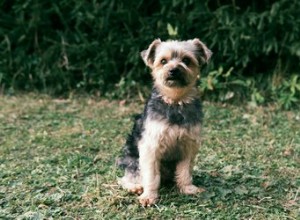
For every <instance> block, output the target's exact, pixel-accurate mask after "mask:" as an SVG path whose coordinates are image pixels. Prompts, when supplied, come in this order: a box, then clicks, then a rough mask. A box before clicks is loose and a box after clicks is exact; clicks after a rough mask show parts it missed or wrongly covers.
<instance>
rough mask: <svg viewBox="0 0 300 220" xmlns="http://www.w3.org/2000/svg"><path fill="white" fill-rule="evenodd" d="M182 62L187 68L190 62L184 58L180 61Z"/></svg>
mask: <svg viewBox="0 0 300 220" xmlns="http://www.w3.org/2000/svg"><path fill="white" fill-rule="evenodd" d="M182 62H183V63H184V64H185V65H187V66H188V65H189V64H190V63H191V60H190V58H187V57H185V58H183V59H182Z"/></svg>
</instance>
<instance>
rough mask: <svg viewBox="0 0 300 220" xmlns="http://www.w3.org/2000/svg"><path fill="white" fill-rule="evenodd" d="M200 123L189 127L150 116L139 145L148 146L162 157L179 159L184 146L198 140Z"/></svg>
mask: <svg viewBox="0 0 300 220" xmlns="http://www.w3.org/2000/svg"><path fill="white" fill-rule="evenodd" d="M199 138H200V124H196V125H193V126H189V127H183V126H178V125H172V124H170V123H169V122H168V121H167V120H153V119H150V118H148V119H147V120H146V121H145V124H144V132H143V134H142V139H141V142H140V146H139V147H147V148H149V150H150V149H152V150H154V151H155V152H156V153H158V154H159V155H161V157H162V158H169V159H178V158H177V157H180V155H181V154H182V152H183V151H184V150H185V149H184V148H186V147H189V144H191V143H195V142H198V141H199Z"/></svg>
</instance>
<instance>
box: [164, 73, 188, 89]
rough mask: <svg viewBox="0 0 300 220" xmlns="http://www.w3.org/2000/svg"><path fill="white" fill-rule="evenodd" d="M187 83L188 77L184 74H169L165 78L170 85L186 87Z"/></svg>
mask: <svg viewBox="0 0 300 220" xmlns="http://www.w3.org/2000/svg"><path fill="white" fill-rule="evenodd" d="M187 84H188V83H187V82H186V79H185V78H184V77H183V76H182V75H175V76H170V75H169V76H167V77H166V79H165V85H166V86H168V87H185V86H187Z"/></svg>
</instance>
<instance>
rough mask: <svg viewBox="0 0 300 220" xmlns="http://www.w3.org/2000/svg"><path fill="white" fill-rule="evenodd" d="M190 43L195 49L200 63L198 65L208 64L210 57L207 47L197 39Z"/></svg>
mask: <svg viewBox="0 0 300 220" xmlns="http://www.w3.org/2000/svg"><path fill="white" fill-rule="evenodd" d="M192 43H193V44H194V45H195V46H196V47H197V51H196V55H197V57H198V60H199V61H200V64H205V63H208V61H209V59H210V57H211V55H212V52H211V50H210V49H208V48H207V46H206V45H205V44H204V43H203V42H202V41H200V40H199V39H198V38H195V39H194V40H192Z"/></svg>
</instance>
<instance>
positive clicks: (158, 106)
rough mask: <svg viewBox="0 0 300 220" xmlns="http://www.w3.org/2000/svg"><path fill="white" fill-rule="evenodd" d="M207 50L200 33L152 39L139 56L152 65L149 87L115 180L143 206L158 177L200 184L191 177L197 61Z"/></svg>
mask: <svg viewBox="0 0 300 220" xmlns="http://www.w3.org/2000/svg"><path fill="white" fill-rule="evenodd" d="M211 55H212V52H211V51H210V50H209V49H208V48H207V46H206V45H205V44H204V43H203V42H201V41H200V40H199V39H197V38H195V39H193V40H187V41H175V40H173V41H161V40H160V39H156V40H154V41H153V42H152V43H151V44H150V46H149V47H148V49H147V50H144V51H142V52H141V57H142V59H143V61H144V62H145V64H146V66H148V67H149V68H150V69H151V70H152V71H151V74H152V77H153V80H154V83H153V89H152V93H151V96H150V98H149V99H148V101H147V103H146V105H145V108H144V111H143V113H142V114H140V115H138V116H136V118H135V122H134V125H133V129H132V132H131V134H129V135H128V138H127V140H126V143H125V145H124V147H123V155H122V157H121V158H119V159H118V160H117V164H118V165H119V166H120V167H121V168H124V169H125V175H124V176H123V177H122V178H120V179H119V183H120V184H121V186H122V187H123V188H125V189H127V190H128V191H129V192H132V193H136V194H138V195H139V197H138V198H139V202H140V204H141V205H142V206H151V205H153V204H155V203H156V202H157V201H158V198H159V195H158V190H159V186H160V183H161V182H164V181H170V180H171V181H172V180H173V181H174V182H175V183H176V185H177V187H178V188H179V191H180V192H181V193H183V194H189V195H193V194H196V193H199V192H202V191H203V189H201V188H198V187H196V186H195V185H193V183H192V167H193V162H194V159H195V156H196V154H197V152H198V148H199V146H200V131H201V123H202V118H203V114H202V105H201V101H200V97H199V93H198V89H197V82H198V79H199V76H200V70H201V67H202V66H203V65H204V64H206V63H207V62H208V61H209V59H210V57H211Z"/></svg>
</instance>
